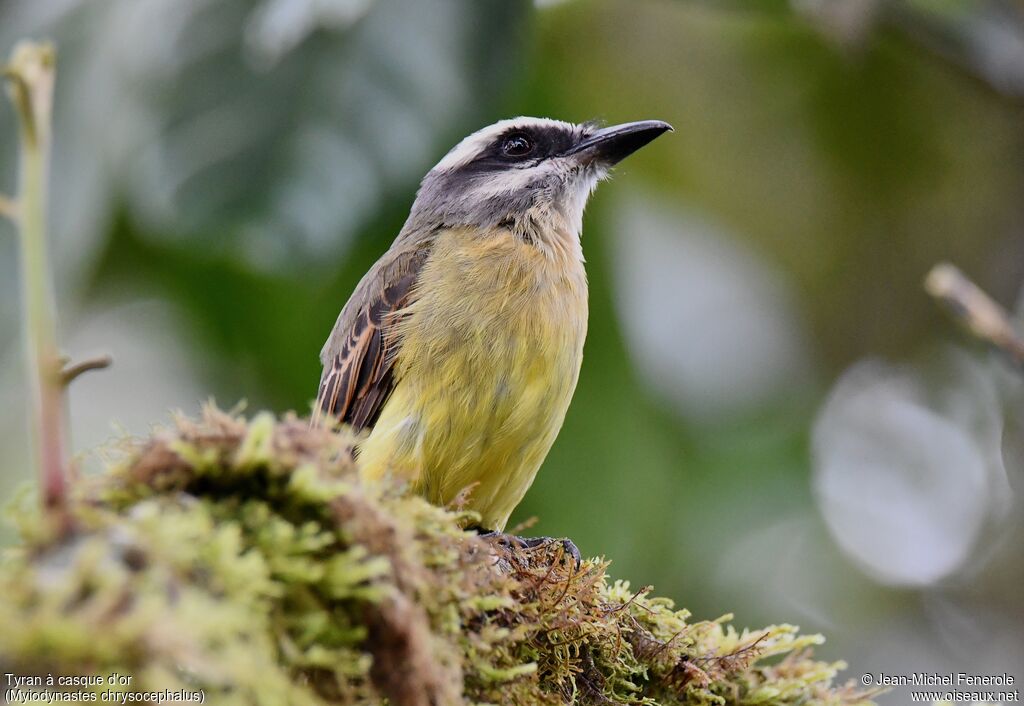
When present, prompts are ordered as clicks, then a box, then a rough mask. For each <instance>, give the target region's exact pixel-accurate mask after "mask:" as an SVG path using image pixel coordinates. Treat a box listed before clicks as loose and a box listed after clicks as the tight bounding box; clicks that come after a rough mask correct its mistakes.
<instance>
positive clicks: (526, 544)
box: [480, 530, 583, 568]
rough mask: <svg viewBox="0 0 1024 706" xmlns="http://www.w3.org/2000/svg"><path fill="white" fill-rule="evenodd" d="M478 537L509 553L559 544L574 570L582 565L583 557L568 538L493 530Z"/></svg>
mask: <svg viewBox="0 0 1024 706" xmlns="http://www.w3.org/2000/svg"><path fill="white" fill-rule="evenodd" d="M480 536H481V537H483V538H484V539H487V540H489V541H492V542H494V543H495V544H498V545H500V546H502V547H505V548H506V549H509V550H510V551H514V550H516V549H536V548H537V547H544V546H548V545H550V544H560V545H561V547H562V550H563V551H564V553H565V555H567V556H570V557H572V560H573V563H574V564H575V565H576V568H579V566H580V564H582V563H583V557H582V556H580V550H579V548H578V547H577V546H576V544H575V543H574V542H573V541H572V540H571V539H569V538H568V537H561V538H556V537H520V536H519V535H515V534H505V533H504V532H497V531H494V530H490V531H481V532H480Z"/></svg>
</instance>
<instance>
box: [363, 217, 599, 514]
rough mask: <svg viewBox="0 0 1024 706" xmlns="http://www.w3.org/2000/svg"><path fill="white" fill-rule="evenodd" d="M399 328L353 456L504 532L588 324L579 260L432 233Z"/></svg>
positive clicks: (574, 373)
mask: <svg viewBox="0 0 1024 706" xmlns="http://www.w3.org/2000/svg"><path fill="white" fill-rule="evenodd" d="M419 292H420V294H419V297H418V299H417V300H416V301H415V302H414V303H413V304H412V305H411V306H410V307H409V308H408V309H407V316H406V317H405V318H404V319H403V321H402V323H401V325H400V326H399V327H398V329H397V330H398V333H397V341H398V343H399V348H398V350H399V354H398V357H397V358H396V362H395V372H396V378H397V383H396V385H395V389H394V391H393V393H392V395H391V397H390V399H389V400H388V402H387V403H386V405H385V406H384V409H383V410H382V412H381V415H380V418H379V419H378V420H377V423H376V424H375V425H374V428H373V430H372V431H371V432H370V435H369V437H368V438H367V439H366V441H365V442H364V443H363V444H362V446H361V448H360V462H361V468H362V472H363V474H364V476H366V477H367V478H369V479H377V478H381V477H383V476H385V475H388V474H391V475H394V476H397V477H399V478H402V479H404V480H405V481H406V482H408V483H409V485H410V487H411V489H412V490H414V491H415V492H419V493H421V494H422V495H424V496H425V497H426V498H427V499H428V500H430V501H431V502H433V503H436V504H439V505H446V504H448V503H450V502H451V501H452V500H454V499H455V497H456V496H457V495H458V494H459V493H460V492H461V491H463V490H466V489H468V490H469V494H468V498H469V503H468V506H469V508H470V509H473V510H475V511H477V512H479V513H480V515H481V520H482V522H481V524H482V525H483V526H484V527H486V528H488V529H497V530H501V529H504V527H505V523H506V522H507V521H508V517H509V515H510V514H511V513H512V510H513V509H514V508H515V506H516V505H517V504H519V501H520V500H521V499H522V497H523V495H524V494H525V493H526V490H527V489H528V488H529V487H530V484H531V483H532V482H533V479H534V476H535V475H536V473H537V469H538V468H539V467H540V465H541V463H542V462H543V460H544V457H545V456H546V455H547V453H548V450H549V449H550V448H551V444H552V443H553V442H554V440H555V437H556V436H557V434H558V430H559V429H560V428H561V426H562V420H563V419H564V417H565V412H566V410H567V408H568V406H569V401H570V399H571V398H572V393H573V390H574V389H575V387H576V380H577V377H578V375H579V369H580V362H581V358H582V352H583V339H584V337H585V335H586V325H587V302H586V297H587V292H586V279H585V275H584V272H583V263H582V262H580V261H579V260H575V261H572V262H568V263H566V262H564V261H563V262H561V263H560V262H558V261H554V260H552V259H550V258H548V257H546V256H545V255H543V254H542V253H541V252H540V251H538V250H537V249H536V248H535V247H533V246H532V245H529V244H526V243H523V242H522V241H520V240H519V239H517V238H514V237H513V236H511V235H510V234H494V235H491V236H488V237H486V238H481V237H480V236H479V235H471V234H468V233H465V232H462V231H450V232H448V233H445V234H444V235H442V236H440V238H439V240H438V242H437V243H436V244H435V245H434V247H433V250H432V252H431V256H430V258H429V260H428V261H427V263H426V264H425V265H424V269H423V272H422V274H421V278H420V282H419Z"/></svg>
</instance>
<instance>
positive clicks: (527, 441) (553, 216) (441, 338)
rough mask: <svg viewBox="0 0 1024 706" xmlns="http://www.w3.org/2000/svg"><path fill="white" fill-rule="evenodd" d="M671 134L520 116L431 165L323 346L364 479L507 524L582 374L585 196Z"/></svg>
mask: <svg viewBox="0 0 1024 706" xmlns="http://www.w3.org/2000/svg"><path fill="white" fill-rule="evenodd" d="M671 129H672V127H671V126H670V125H669V124H668V123H666V122H663V121H660V120H643V121H637V122H629V123H624V124H621V125H614V126H610V127H601V126H600V125H599V124H598V123H596V122H593V121H590V122H584V123H580V124H574V123H570V122H564V121H561V120H553V119H548V118H531V117H519V118H512V119H507V120H502V121H500V122H497V123H495V124H493V125H490V126H488V127H485V128H483V129H481V130H479V131H477V132H474V133H473V134H471V135H469V136H468V137H466V138H465V139H463V140H462V141H461V142H459V143H458V144H457V145H456V146H455V147H454V148H452V149H451V151H449V152H448V153H447V154H446V155H445V156H444V157H443V158H442V159H441V161H440V162H438V163H437V165H436V166H434V168H433V169H431V170H430V171H429V172H428V173H427V175H426V176H425V177H424V178H423V180H422V182H421V184H420V187H419V189H418V191H417V193H416V197H415V200H414V202H413V205H412V208H411V210H410V213H409V216H408V219H407V220H406V222H405V225H404V226H403V227H402V229H401V231H400V232H399V233H398V236H397V237H396V238H395V240H394V242H393V243H392V245H391V246H390V248H389V249H388V250H387V251H386V252H385V253H384V255H383V256H382V257H381V258H380V259H379V260H378V261H377V262H376V263H375V264H374V265H373V266H372V267H371V268H370V269H369V270H368V271H367V273H366V274H365V275H364V276H363V278H362V279H361V281H360V282H359V283H358V285H357V286H356V287H355V290H354V291H353V293H352V295H351V297H350V298H349V300H348V302H347V303H346V304H345V305H344V307H343V308H342V310H341V313H340V314H339V316H338V318H337V321H336V322H335V324H334V328H333V329H332V331H331V333H330V336H329V337H328V339H327V342H326V343H325V344H324V346H323V349H322V351H321V353H320V360H321V363H322V364H323V373H322V375H321V378H320V385H319V388H318V393H317V399H316V402H315V406H314V409H313V419H312V423H313V424H314V425H325V424H330V425H340V424H348V425H350V426H351V427H352V429H354V430H355V431H357V432H363V435H362V436H361V440H360V441H359V442H358V445H357V451H356V453H357V455H358V467H359V469H360V474H361V476H362V477H363V478H364V479H365V480H366V481H368V482H376V481H380V480H382V479H384V478H394V479H396V480H397V481H398V482H399V483H401V484H404V485H405V486H406V487H407V489H408V490H409V491H410V492H415V493H419V494H420V495H422V496H423V497H425V498H426V499H427V500H428V501H430V502H431V503H434V504H436V505H439V506H448V505H450V504H452V503H454V502H457V501H458V502H462V503H463V507H464V509H467V510H471V511H473V512H474V513H476V517H478V518H479V520H478V522H477V524H476V529H477V530H479V531H480V532H482V533H491V534H500V533H503V532H504V529H505V526H506V524H507V522H508V519H509V516H510V515H511V513H512V511H513V510H514V509H515V507H516V506H517V505H518V504H519V502H520V501H521V500H522V498H523V496H524V495H525V494H526V491H527V490H528V489H529V487H530V485H531V484H532V483H533V480H534V478H535V476H536V474H537V471H538V469H539V468H540V466H541V464H542V463H543V461H544V458H545V457H546V456H547V454H548V451H549V450H550V448H551V446H552V444H553V443H554V441H555V437H556V436H557V435H558V432H559V430H560V429H561V427H562V422H563V420H564V418H565V415H566V411H567V410H568V407H569V403H570V400H571V398H572V395H573V392H574V390H575V388H576V382H577V379H578V377H579V373H580V367H581V364H582V360H583V344H584V339H585V338H586V332H587V316H588V306H587V277H586V271H585V269H584V257H583V250H582V244H581V234H582V228H583V211H584V207H585V206H586V204H587V200H588V198H589V197H590V195H591V194H592V192H593V191H594V189H595V187H596V186H597V184H598V182H599V181H601V180H602V179H604V178H605V177H606V176H607V175H608V174H609V171H610V170H611V168H612V167H613V166H615V165H616V164H617V163H618V162H620V161H621V160H622V159H624V158H625V157H627V156H629V155H630V154H632V153H633V152H635V151H636V150H638V149H640V148H641V147H643V146H644V145H646V144H647V143H649V142H651V141H652V140H654V139H655V138H656V137H658V136H659V135H661V134H663V133H665V132H667V131H670V130H671ZM541 539H545V540H546V539H547V538H541ZM524 541H525V540H524ZM529 546H534V545H533V544H530V545H529ZM572 550H573V551H575V545H573V547H572ZM576 554H577V556H578V552H577V553H576Z"/></svg>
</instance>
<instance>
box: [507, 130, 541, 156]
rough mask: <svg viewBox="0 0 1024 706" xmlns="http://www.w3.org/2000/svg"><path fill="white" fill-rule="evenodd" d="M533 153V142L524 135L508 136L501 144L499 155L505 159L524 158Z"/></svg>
mask: <svg viewBox="0 0 1024 706" xmlns="http://www.w3.org/2000/svg"><path fill="white" fill-rule="evenodd" d="M532 151H533V142H531V141H530V138H528V137H527V136H526V135H523V134H515V135H509V136H508V137H506V138H505V139H504V140H503V141H502V143H501V153H502V154H503V155H505V156H506V157H524V156H526V155H528V154H530V152H532Z"/></svg>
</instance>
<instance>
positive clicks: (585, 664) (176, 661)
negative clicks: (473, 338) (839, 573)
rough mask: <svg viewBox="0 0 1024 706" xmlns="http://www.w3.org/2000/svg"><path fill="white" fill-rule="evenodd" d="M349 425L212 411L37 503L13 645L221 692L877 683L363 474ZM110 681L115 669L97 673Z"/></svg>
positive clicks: (405, 700)
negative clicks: (42, 516)
mask: <svg viewBox="0 0 1024 706" xmlns="http://www.w3.org/2000/svg"><path fill="white" fill-rule="evenodd" d="M354 441H355V438H354V437H353V436H352V435H351V434H350V433H349V432H347V431H346V430H341V431H340V432H337V433H336V432H330V431H326V430H320V429H310V428H309V427H308V426H307V424H306V423H305V421H304V420H300V419H298V418H294V417H289V418H286V419H284V420H282V421H276V420H275V419H274V418H273V417H272V416H270V415H269V414H265V413H264V414H259V415H257V416H256V417H254V418H253V419H252V420H251V421H247V420H245V419H242V418H240V417H237V416H233V415H230V414H226V413H224V412H219V411H217V410H215V409H212V408H208V409H207V410H206V411H205V413H204V416H203V418H202V419H201V420H199V421H192V420H189V419H184V418H182V419H179V420H178V421H177V423H176V425H175V427H174V428H172V429H167V430H163V431H159V432H157V433H156V434H155V435H154V436H153V437H151V438H149V439H145V440H143V441H141V442H137V443H133V444H130V445H129V446H127V447H125V448H124V449H122V450H120V452H118V454H116V455H117V458H115V460H114V461H113V462H112V465H111V467H110V468H109V469H108V471H107V472H106V473H104V474H101V475H99V476H95V477H92V478H90V479H86V480H83V481H80V482H79V483H78V484H76V494H75V499H74V502H73V504H72V505H71V511H72V512H73V513H74V518H75V526H76V532H75V533H74V534H73V535H70V536H68V537H65V538H63V539H60V538H56V539H55V538H53V537H52V536H51V535H48V534H47V533H46V532H45V531H44V530H41V529H40V527H39V523H38V518H37V515H35V514H34V512H33V511H32V510H31V509H30V510H28V511H23V512H22V513H20V524H21V528H22V534H23V537H24V541H23V544H22V545H21V546H20V548H19V549H18V550H17V551H16V552H15V553H14V554H13V555H12V556H11V557H9V558H8V560H7V562H6V564H4V565H3V566H2V567H0V595H3V596H5V600H4V601H3V602H0V634H3V635H5V636H6V637H5V640H4V641H2V643H0V665H3V669H4V671H6V672H11V673H13V674H20V675H30V674H42V675H45V674H48V673H52V674H54V675H57V674H83V675H88V674H94V675H101V676H102V675H106V674H110V673H114V672H117V673H120V674H130V675H133V676H134V680H133V682H132V684H131V686H130V689H127V690H130V691H135V692H141V691H147V690H152V689H171V690H179V689H180V690H186V691H190V692H198V691H200V690H202V691H203V693H204V694H205V696H206V700H207V702H208V703H216V704H228V705H230V704H267V705H268V706H269V705H273V706H278V705H279V704H285V703H287V704H296V705H300V706H301V705H303V704H311V705H315V706H322V705H326V704H345V705H348V704H383V703H388V704H390V705H391V706H441V705H459V704H479V703H492V704H514V705H516V706H533V705H537V704H567V703H580V704H612V703H614V704H646V705H648V706H651V705H657V704H661V705H665V706H668V705H679V704H687V705H691V704H692V705H701V706H712V705H717V706H733V705H735V706H740V705H743V706H754V705H755V704H757V705H758V706H784V705H786V706H789V705H792V706H796V705H797V704H820V705H825V706H830V705H831V706H838V705H840V704H856V703H866V702H867V700H868V698H869V697H870V694H868V693H865V692H862V691H859V690H858V689H857V688H856V687H855V686H853V685H836V684H835V683H834V682H835V679H836V675H837V673H838V671H839V670H840V669H842V668H843V666H844V665H842V664H841V663H827V662H820V661H817V660H815V659H814V658H813V657H812V656H811V654H810V648H811V647H813V646H815V645H817V644H819V643H820V642H821V641H822V638H821V637H820V636H817V635H800V634H798V632H797V629H796V628H795V627H793V626H790V625H773V626H769V627H766V628H762V629H758V630H737V629H735V628H733V627H732V626H731V625H730V624H729V622H730V620H731V617H730V616H725V617H723V618H719V619H717V620H712V621H691V620H690V616H689V613H688V612H687V611H685V610H679V609H676V608H675V607H674V606H673V604H672V602H671V601H670V600H668V599H667V598H659V597H654V596H652V595H651V594H650V592H649V588H647V587H645V588H643V589H641V590H633V589H631V588H630V586H629V584H628V583H627V582H624V581H613V580H611V579H609V578H608V576H607V573H606V572H607V568H608V564H607V562H605V561H604V560H602V559H590V560H585V561H584V562H583V563H582V564H581V565H580V566H578V567H577V566H576V564H575V562H573V561H568V560H566V557H565V556H564V552H563V548H562V545H561V543H559V542H553V543H550V544H548V545H542V546H540V547H538V548H536V549H529V550H524V549H518V550H509V549H508V548H506V547H504V546H502V545H501V544H497V543H490V542H488V541H485V540H484V539H482V538H481V537H479V536H478V535H477V534H476V533H473V532H466V531H463V530H462V529H461V527H462V526H463V525H465V524H467V523H469V522H472V519H473V518H472V517H471V516H469V515H467V514H465V513H460V512H457V511H451V510H445V509H441V508H437V507H434V506H431V505H430V504H429V503H427V502H426V501H424V500H423V499H421V498H419V497H415V496H409V495H406V494H403V493H401V492H400V490H399V489H397V488H393V487H386V486H380V485H377V484H375V485H372V486H370V485H365V484H363V483H362V482H361V481H360V479H359V477H358V472H357V468H356V465H355V462H354V461H353V458H352V448H353V444H354ZM106 688H109V687H108V686H107V685H106V684H104V685H103V686H102V687H98V688H97V691H100V690H102V689H106Z"/></svg>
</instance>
